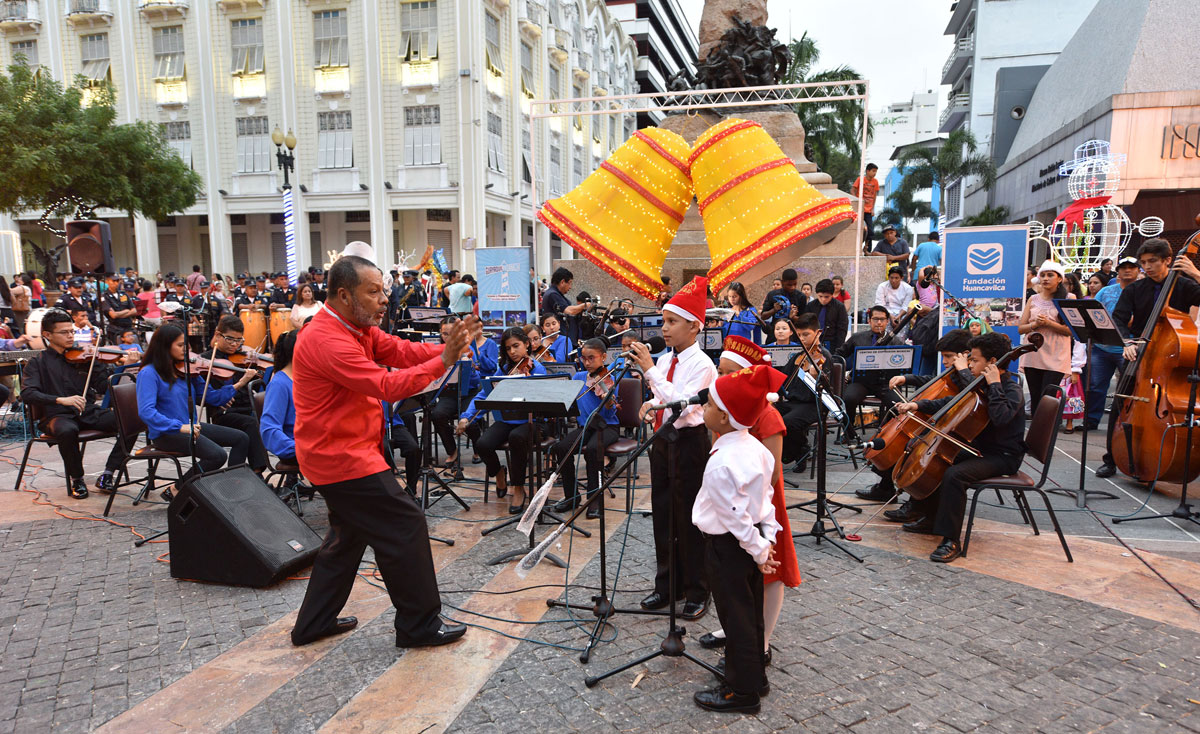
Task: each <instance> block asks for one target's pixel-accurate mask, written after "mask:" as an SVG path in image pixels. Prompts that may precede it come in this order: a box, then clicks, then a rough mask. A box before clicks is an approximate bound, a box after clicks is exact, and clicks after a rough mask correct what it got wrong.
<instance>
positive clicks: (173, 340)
mask: <svg viewBox="0 0 1200 734" xmlns="http://www.w3.org/2000/svg"><path fill="white" fill-rule="evenodd" d="M186 358H187V347H186V346H185V344H184V334H183V331H182V330H180V328H179V327H178V326H175V325H174V324H165V325H163V326H160V327H159V328H158V331H156V332H154V336H153V337H152V338H151V339H150V345H149V346H148V347H146V353H145V354H144V355H143V356H142V369H141V371H139V372H138V376H137V398H138V415H139V416H141V419H142V422H144V423H145V424H146V437H147V438H149V439H150V443H151V444H153V445H154V447H155V448H158V449H162V450H163V451H171V452H175V453H180V454H188V453H190V452H191V435H192V433H193V429H194V432H195V436H196V457H195V458H196V463H197V464H198V465H199V469H200V471H204V472H210V471H214V470H216V469H220V468H221V467H222V466H224V465H225V462H226V460H228V462H229V465H230V466H236V465H238V464H244V463H246V452H247V450H248V449H249V446H250V438H249V436H247V435H246V434H245V433H243V432H241V431H239V430H238V429H236V428H228V427H226V426H218V425H213V424H211V423H200V422H199V421H198V419H197V418H196V409H195V406H194V405H191V406H189V405H188V385H187V382H186V381H185V379H184V378H183V377H181V376H179V375H178V374H176V372H175V364H176V363H178V362H182V361H183V360H184V359H186ZM255 374H256V373H254V372H246V373H243V374H242V376H241V378H240V379H239V380H238V381H237V382H236V383H231V384H228V385H225V386H224V387H221V388H217V389H215V390H214V389H212V387H211V386H210V387H209V390H208V393H207V396H205V402H206V403H207V404H209V405H226V404H228V403H230V402H232V401H233V397H234V393H236V392H237V391H238V390H240V389H242V388H243V387H245V385H246V383H248V382H250V381H251V380H252V379H254V376H255ZM192 394H193V400H195V401H196V403H199V402H200V399H201V396H204V378H202V377H200V376H199V375H195V374H193V375H192ZM189 416H190V418H191V421H190V422H189ZM222 447H225V448H228V449H229V453H228V455H226V453H225V448H222ZM192 468H193V469H196V467H195V466H193V467H192ZM170 493H171V490H169V489H168V490H166V491H165V492H163V498H164V499H168V498H169V497H170Z"/></svg>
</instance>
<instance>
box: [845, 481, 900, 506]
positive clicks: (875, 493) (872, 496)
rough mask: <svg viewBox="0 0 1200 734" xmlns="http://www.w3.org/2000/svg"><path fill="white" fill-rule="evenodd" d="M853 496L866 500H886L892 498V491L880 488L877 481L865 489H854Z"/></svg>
mask: <svg viewBox="0 0 1200 734" xmlns="http://www.w3.org/2000/svg"><path fill="white" fill-rule="evenodd" d="M854 496H855V497H858V498H859V499H860V500H866V501H867V502H887V501H888V500H890V499H891V498H892V496H893V493H892V492H889V491H887V490H886V489H881V488H880V486H879V483H878V482H876V483H875V484H872V485H871V486H870V487H867V488H866V489H856V490H854Z"/></svg>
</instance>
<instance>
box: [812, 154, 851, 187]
mask: <svg viewBox="0 0 1200 734" xmlns="http://www.w3.org/2000/svg"><path fill="white" fill-rule="evenodd" d="M818 165H819V166H820V168H821V170H822V171H824V172H825V173H828V174H829V176H830V178H832V179H833V185H834V186H837V187H838V188H839V189H841V190H842V191H849V190H850V188H851V187H852V186H853V185H854V179H856V178H858V155H857V154H856V155H849V154H847V153H846V152H845V151H844V150H842V149H841V148H834V149H832V150H830V151H829V152H828V153H826V156H825V160H824V162H822V163H820V164H818Z"/></svg>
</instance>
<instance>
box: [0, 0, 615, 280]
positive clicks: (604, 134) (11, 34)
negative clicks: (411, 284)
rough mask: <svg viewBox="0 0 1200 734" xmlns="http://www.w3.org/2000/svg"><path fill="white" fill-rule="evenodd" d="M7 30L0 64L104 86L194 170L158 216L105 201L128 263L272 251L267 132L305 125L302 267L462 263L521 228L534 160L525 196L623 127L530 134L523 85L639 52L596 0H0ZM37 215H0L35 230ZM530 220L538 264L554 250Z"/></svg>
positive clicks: (561, 183)
mask: <svg viewBox="0 0 1200 734" xmlns="http://www.w3.org/2000/svg"><path fill="white" fill-rule="evenodd" d="M0 33H2V34H3V42H2V43H0V62H3V63H4V64H5V65H7V64H9V63H12V62H13V61H14V58H15V57H16V56H17V55H18V54H22V55H24V56H25V57H26V59H27V60H28V62H29V63H30V64H37V65H39V66H41V67H42V73H47V74H51V75H52V76H53V77H54V78H56V79H60V80H63V79H66V80H70V79H73V78H74V77H75V76H76V75H83V76H84V77H86V78H87V79H88V80H89V83H93V84H99V83H102V82H104V81H109V82H111V83H112V84H113V86H114V87H115V88H116V93H117V107H118V111H119V117H120V120H121V121H122V122H127V121H131V120H135V119H141V120H149V121H152V122H155V123H157V124H159V125H161V126H162V130H163V132H164V134H165V135H166V137H167V139H168V141H169V142H170V145H171V146H172V147H174V148H175V149H176V150H177V151H178V152H179V154H180V155H181V156H182V157H183V158H184V159H185V160H186V161H187V162H188V163H190V165H191V166H192V167H193V168H194V169H195V170H196V171H197V172H198V173H199V174H200V175H201V177H202V178H203V181H204V189H205V195H204V196H203V197H202V198H201V199H200V200H199V201H197V203H196V205H195V206H194V207H192V208H190V209H189V210H187V211H185V212H179V213H178V214H177V215H175V216H172V217H170V218H168V219H167V220H165V221H161V222H153V221H147V220H143V219H134V220H132V221H130V220H129V219H128V218H127V217H126V216H124V215H122V214H121V213H118V212H105V211H103V210H102V211H101V212H100V216H102V217H104V218H107V219H109V220H110V221H111V223H112V230H113V240H114V254H115V257H116V260H117V262H118V263H119V264H120V265H123V266H124V265H134V264H136V266H137V268H138V270H139V271H141V272H143V273H148V272H154V271H156V270H161V271H162V272H166V271H170V270H175V271H181V270H183V271H186V270H190V269H191V265H193V264H199V265H202V266H203V267H204V269H205V271H206V272H218V273H231V272H240V271H247V270H248V271H263V270H282V269H283V267H284V235H283V204H282V198H281V188H280V187H281V186H282V184H283V174H282V173H281V172H280V171H279V170H278V168H277V166H276V160H275V153H276V150H275V146H274V145H273V144H272V141H271V133H272V131H273V130H275V129H276V128H278V129H280V130H281V131H287V130H294V131H295V135H296V138H297V140H298V144H297V145H296V148H295V156H296V170H295V173H294V174H293V175H292V176H291V177H290V180H291V183H292V185H293V187H294V193H295V202H296V239H297V250H298V258H299V261H300V265H301V268H304V267H307V266H308V265H309V264H317V265H320V264H322V263H325V262H327V261H328V253H329V251H331V250H340V249H341V247H342V246H343V245H344V244H345V243H346V242H347V241H351V240H363V241H366V242H369V243H372V244H373V245H375V248H376V252H377V256H378V258H379V261H380V264H381V265H382V266H385V267H387V266H390V265H392V264H393V263H395V262H396V261H397V259H401V260H402V259H404V257H405V256H406V255H411V254H412V253H416V256H417V257H419V256H420V254H421V253H422V252H423V251H424V249H425V247H426V245H434V246H435V247H437V248H444V250H445V255H446V258H447V260H448V261H449V264H450V266H451V267H455V268H462V269H468V270H469V269H470V268H471V267H472V266H473V264H474V263H473V260H474V257H473V254H472V250H473V249H474V248H476V247H485V246H505V245H506V246H518V245H525V246H533V244H534V242H533V240H534V234H533V232H534V228H533V225H532V222H533V213H534V209H533V206H532V204H533V202H532V201H531V195H530V194H531V188H532V187H531V172H532V171H536V175H537V177H538V185H537V196H538V198H539V199H545V198H547V197H548V196H552V195H554V194H557V193H561V192H565V191H569V190H570V189H571V188H572V187H573V186H574V185H575V184H576V183H578V182H579V181H580V180H582V178H583V177H584V176H586V175H587V174H588V173H590V172H591V171H592V170H594V169H595V168H596V167H597V166H598V165H599V163H600V162H601V161H603V160H604V158H605V157H607V155H608V153H609V152H610V151H611V150H612V149H613V148H615V147H616V146H619V145H620V144H621V143H622V142H624V140H625V139H626V137H627V136H628V135H629V134H631V133H632V132H633V129H634V124H635V122H634V115H632V114H628V115H626V114H622V115H617V116H597V117H575V118H570V119H564V120H556V121H553V122H551V121H545V120H543V121H539V128H538V133H537V135H531V134H530V132H531V125H530V119H529V117H528V115H529V110H530V107H529V101H530V100H531V99H535V98H562V97H592V96H605V95H614V94H623V93H632V92H635V91H637V90H636V82H635V76H634V74H635V65H636V63H635V62H636V55H637V49H636V47H635V45H634V43H633V42H632V41H631V40H630V38H629V36H628V35H627V34H626V33H625V31H624V30H622V28H621V24H620V23H619V22H618V21H615V20H614V19H613V18H612V16H611V15H610V14H609V11H608V9H607V7H606V6H605V3H604V2H603V1H602V0H544V2H543V1H541V0H511V2H510V0H457V1H456V0H0ZM0 175H2V173H0ZM36 217H37V213H30V214H29V215H28V217H21V218H19V220H18V221H15V222H14V221H13V220H11V219H7V218H0V231H3V230H14V229H17V230H19V232H20V234H21V236H22V237H23V238H30V239H34V240H35V241H44V240H45V238H46V237H48V235H45V234H44V233H42V232H41V231H40V229H39V228H38V227H37V225H36V222H35V221H34V220H35V219H36ZM538 229H539V230H540V231H541V234H540V235H539V237H540V239H541V242H539V245H538V247H537V248H536V263H537V265H538V270H539V272H540V273H543V274H545V273H546V272H547V271H548V269H549V265H550V262H551V260H552V259H553V258H556V257H563V256H565V257H569V255H568V254H566V253H560V252H557V251H552V247H551V244H550V242H549V239H548V234H547V233H546V232H545V229H544V228H538ZM553 249H554V250H557V249H558V248H557V247H555V248H553ZM412 264H415V262H413V263H412Z"/></svg>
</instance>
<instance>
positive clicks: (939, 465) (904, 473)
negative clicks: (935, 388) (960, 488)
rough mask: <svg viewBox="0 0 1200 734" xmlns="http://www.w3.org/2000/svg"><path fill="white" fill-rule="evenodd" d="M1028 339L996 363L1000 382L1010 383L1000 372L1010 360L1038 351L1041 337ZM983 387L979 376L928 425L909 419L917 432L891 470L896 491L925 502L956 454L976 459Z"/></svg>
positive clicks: (984, 411)
mask: <svg viewBox="0 0 1200 734" xmlns="http://www.w3.org/2000/svg"><path fill="white" fill-rule="evenodd" d="M1028 339H1029V342H1028V343H1026V344H1021V345H1020V346H1018V347H1016V348H1014V349H1011V350H1009V351H1008V352H1007V353H1006V354H1005V355H1004V356H1003V357H1001V358H1000V359H999V360H997V361H996V367H997V368H999V369H1000V370H1001V373H1000V379H1001V380H1006V379H1010V377H1009V374H1008V373H1007V372H1005V371H1004V370H1005V368H1006V367H1007V366H1008V364H1009V363H1010V362H1011V361H1012V360H1014V359H1018V358H1019V357H1020V356H1021V355H1023V354H1028V353H1029V352H1035V351H1037V350H1038V349H1040V348H1041V346H1042V342H1043V341H1044V340H1045V337H1043V336H1042V335H1041V334H1038V333H1036V332H1035V333H1032V334H1030V335H1029V336H1028ZM986 386H987V381H986V380H985V379H984V376H983V375H980V376H979V377H976V378H975V379H974V380H972V381H971V382H970V384H968V385H967V386H966V387H964V388H963V389H962V391H961V392H959V393H958V395H956V396H954V398H952V399H951V400H950V402H948V403H946V405H945V406H943V407H942V409H941V410H939V411H938V412H937V413H936V414H935V415H933V416H932V417H930V418H929V420H928V421H926V420H924V419H922V418H918V417H914V418H912V420H913V421H915V422H916V423H917V425H918V426H920V427H921V430H920V431H919V432H918V433H917V434H916V435H915V436H914V437H913V438H912V439H911V440H910V441H909V442H908V443H907V444H905V446H904V454H905V457H904V458H903V459H902V460H901V461H899V462H897V463H896V466H895V468H894V469H893V470H892V481H893V482H895V484H896V488H897V489H900V490H903V491H905V492H908V494H909V496H911V497H912V498H913V499H916V500H920V499H925V498H926V497H928V496H929V495H931V494H933V492H934V490H936V489H937V488H938V486H939V485H941V483H942V477H943V476H945V474H946V470H947V469H949V468H950V466H951V465H952V464H954V460H955V459H956V458H958V454H959V452H960V451H968V452H971V453H974V454H975V455H976V456H978V455H979V452H978V451H976V450H975V449H974V447H972V446H971V441H973V440H974V439H975V438H976V437H977V436H979V434H980V433H982V432H983V429H984V428H986V427H987V425H988V420H989V419H988V405H987V399H986V398H985V397H984V392H985V390H986Z"/></svg>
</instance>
